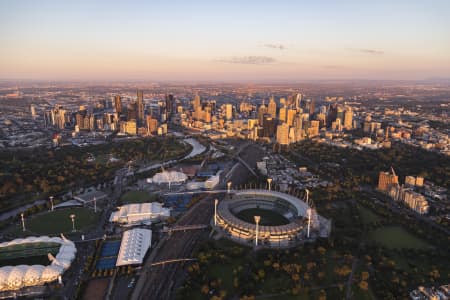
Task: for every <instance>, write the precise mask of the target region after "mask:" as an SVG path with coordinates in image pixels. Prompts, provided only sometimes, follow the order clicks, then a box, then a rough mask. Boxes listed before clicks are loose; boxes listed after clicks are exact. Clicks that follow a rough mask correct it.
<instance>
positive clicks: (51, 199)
mask: <svg viewBox="0 0 450 300" xmlns="http://www.w3.org/2000/svg"><path fill="white" fill-rule="evenodd" d="M50 204H51V206H52V211H53V196H50Z"/></svg>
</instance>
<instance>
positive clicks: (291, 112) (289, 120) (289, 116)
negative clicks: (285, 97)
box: [286, 109, 297, 126]
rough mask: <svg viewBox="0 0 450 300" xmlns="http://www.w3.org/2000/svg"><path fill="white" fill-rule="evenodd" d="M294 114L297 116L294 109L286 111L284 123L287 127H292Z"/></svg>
mask: <svg viewBox="0 0 450 300" xmlns="http://www.w3.org/2000/svg"><path fill="white" fill-rule="evenodd" d="M296 114H297V110H295V109H289V110H288V111H287V118H286V122H287V124H288V125H289V126H292V125H293V124H294V117H295V115H296Z"/></svg>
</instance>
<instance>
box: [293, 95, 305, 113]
mask: <svg viewBox="0 0 450 300" xmlns="http://www.w3.org/2000/svg"><path fill="white" fill-rule="evenodd" d="M302 98H303V95H302V94H294V105H295V108H296V109H300V107H301V106H300V105H301V104H302Z"/></svg>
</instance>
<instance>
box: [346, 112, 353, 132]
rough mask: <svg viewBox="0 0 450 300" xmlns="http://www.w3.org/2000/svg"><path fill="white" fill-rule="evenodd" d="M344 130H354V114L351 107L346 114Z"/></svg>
mask: <svg viewBox="0 0 450 300" xmlns="http://www.w3.org/2000/svg"><path fill="white" fill-rule="evenodd" d="M344 128H345V129H347V130H351V129H352V128H353V112H352V108H351V107H347V110H346V111H345V114H344Z"/></svg>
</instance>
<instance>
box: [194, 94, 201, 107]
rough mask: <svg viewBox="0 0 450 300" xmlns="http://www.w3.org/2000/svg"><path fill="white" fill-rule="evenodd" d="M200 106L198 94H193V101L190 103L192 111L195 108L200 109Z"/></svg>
mask: <svg viewBox="0 0 450 300" xmlns="http://www.w3.org/2000/svg"><path fill="white" fill-rule="evenodd" d="M201 105H202V104H201V99H200V96H199V95H198V94H195V97H194V100H193V101H192V106H193V107H194V111H195V110H196V109H197V107H200V106H201Z"/></svg>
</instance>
